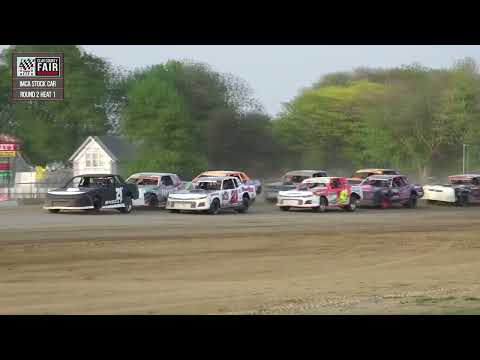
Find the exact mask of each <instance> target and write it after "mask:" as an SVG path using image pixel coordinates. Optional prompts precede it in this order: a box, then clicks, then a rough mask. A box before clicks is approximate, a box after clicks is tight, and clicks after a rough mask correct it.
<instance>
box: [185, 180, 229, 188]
mask: <svg viewBox="0 0 480 360" xmlns="http://www.w3.org/2000/svg"><path fill="white" fill-rule="evenodd" d="M221 186H222V182H221V181H200V182H192V183H191V186H190V189H192V190H193V189H195V190H220V188H221Z"/></svg>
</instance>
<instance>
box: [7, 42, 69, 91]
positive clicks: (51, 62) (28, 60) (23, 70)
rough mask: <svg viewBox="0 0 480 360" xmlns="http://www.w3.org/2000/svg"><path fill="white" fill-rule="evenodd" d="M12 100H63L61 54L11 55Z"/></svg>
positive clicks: (16, 53) (17, 53)
mask: <svg viewBox="0 0 480 360" xmlns="http://www.w3.org/2000/svg"><path fill="white" fill-rule="evenodd" d="M12 60H13V61H12V100H15V101H17V100H63V98H64V88H63V84H64V73H63V64H64V62H63V53H19V52H15V53H13V59H12Z"/></svg>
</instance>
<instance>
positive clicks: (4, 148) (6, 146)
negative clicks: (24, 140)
mask: <svg viewBox="0 0 480 360" xmlns="http://www.w3.org/2000/svg"><path fill="white" fill-rule="evenodd" d="M15 150H18V144H0V151H15Z"/></svg>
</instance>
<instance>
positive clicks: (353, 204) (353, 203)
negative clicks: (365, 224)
mask: <svg viewBox="0 0 480 360" xmlns="http://www.w3.org/2000/svg"><path fill="white" fill-rule="evenodd" d="M358 202H359V199H358V197H357V196H350V202H349V203H348V205H347V206H346V207H345V209H346V210H347V211H350V212H353V211H355V210H357V207H358Z"/></svg>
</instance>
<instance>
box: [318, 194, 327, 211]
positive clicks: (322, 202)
mask: <svg viewBox="0 0 480 360" xmlns="http://www.w3.org/2000/svg"><path fill="white" fill-rule="evenodd" d="M327 207H328V200H327V198H326V197H325V196H320V205H319V206H318V208H317V212H321V213H323V212H325V211H327Z"/></svg>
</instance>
